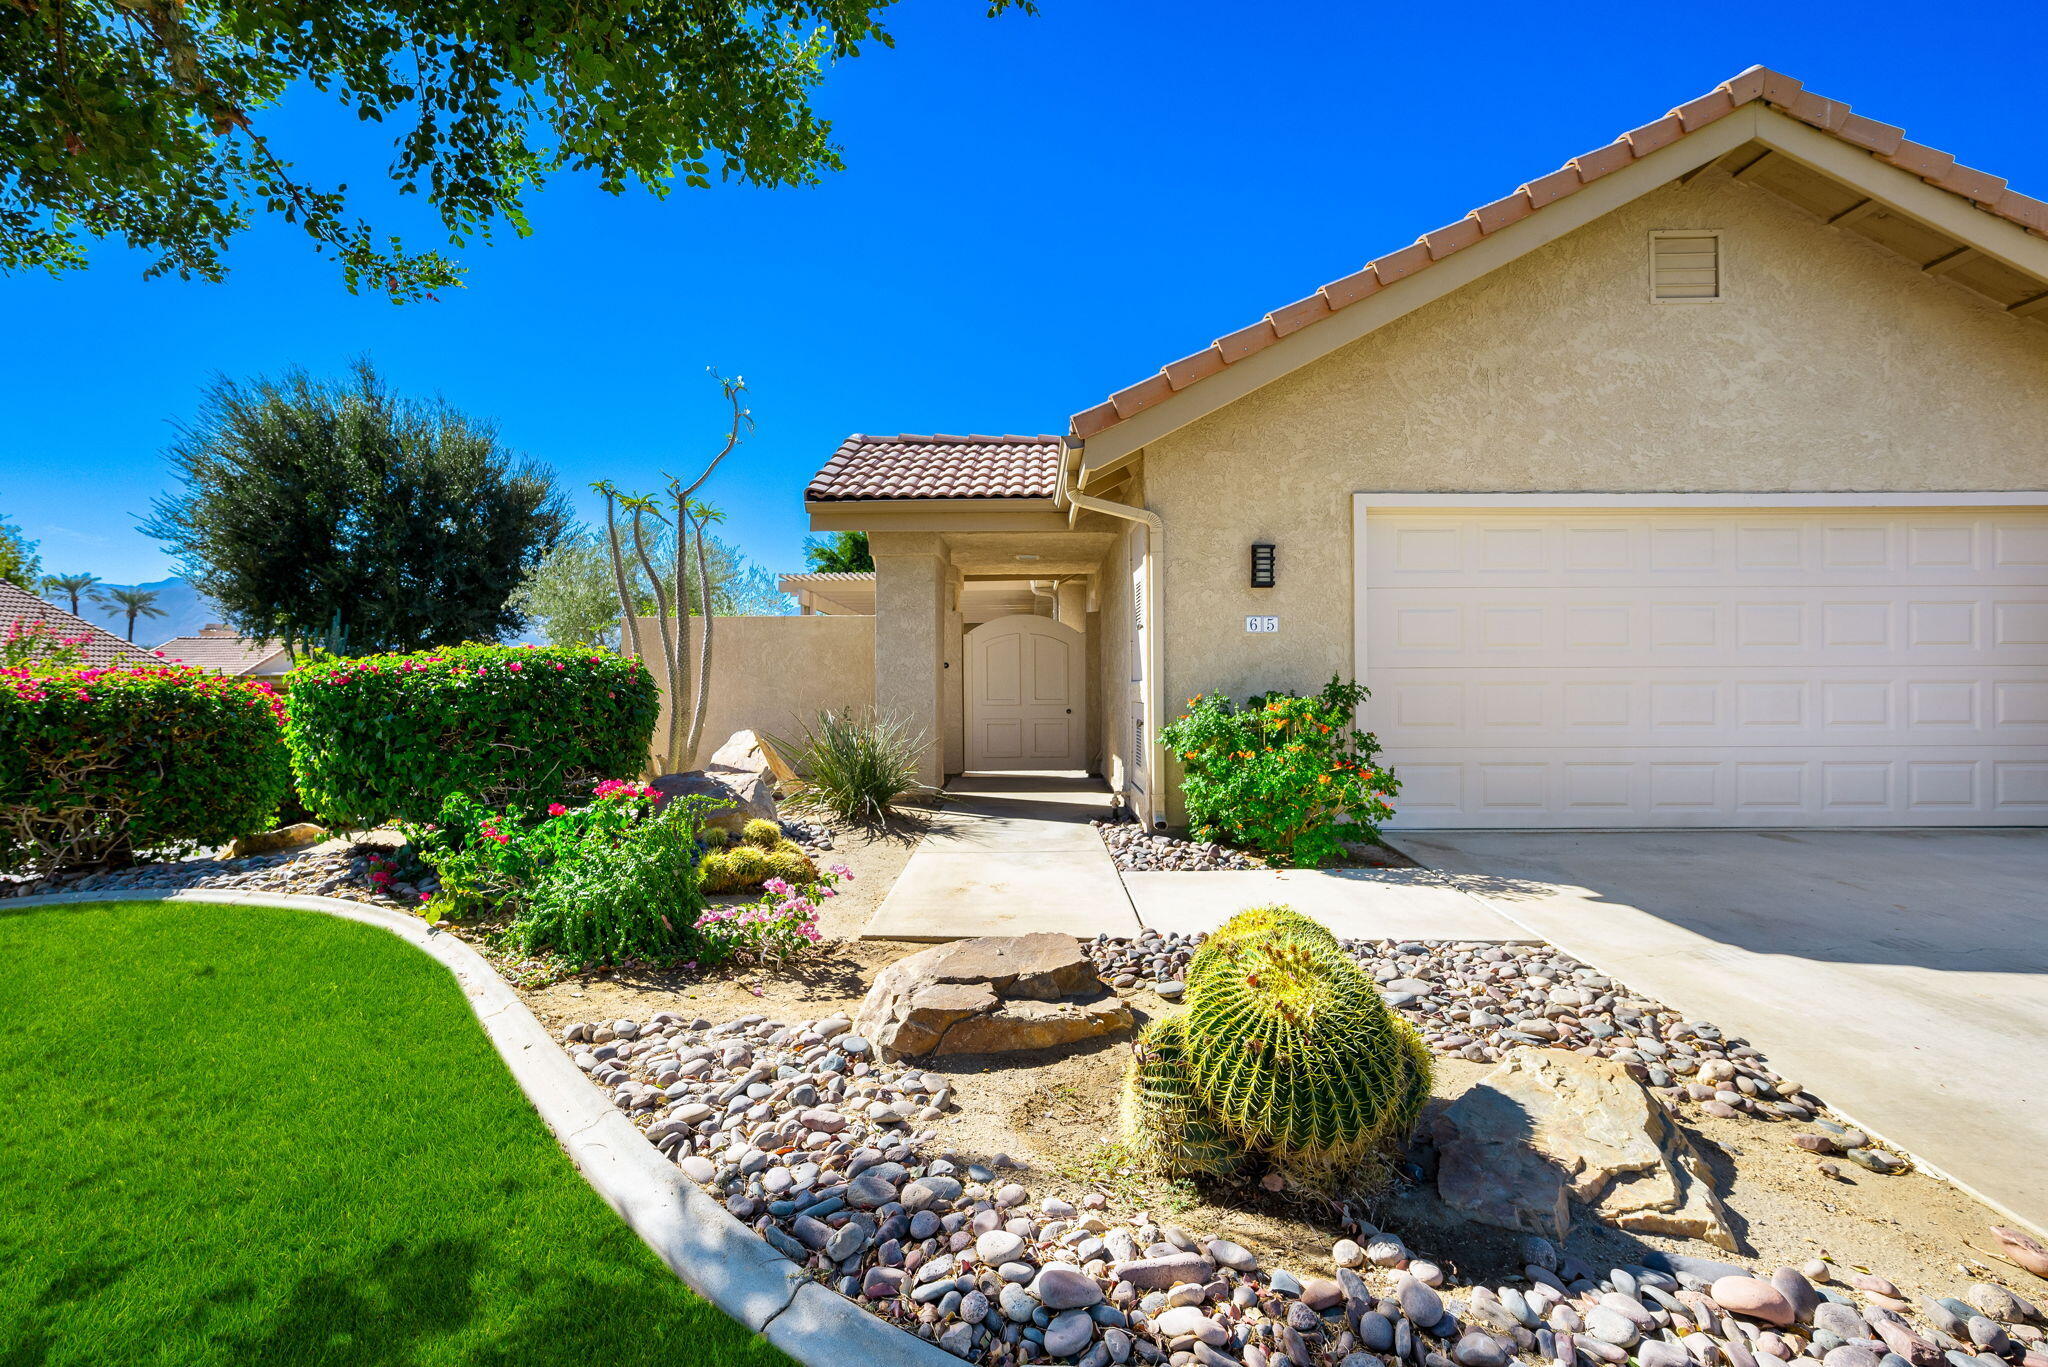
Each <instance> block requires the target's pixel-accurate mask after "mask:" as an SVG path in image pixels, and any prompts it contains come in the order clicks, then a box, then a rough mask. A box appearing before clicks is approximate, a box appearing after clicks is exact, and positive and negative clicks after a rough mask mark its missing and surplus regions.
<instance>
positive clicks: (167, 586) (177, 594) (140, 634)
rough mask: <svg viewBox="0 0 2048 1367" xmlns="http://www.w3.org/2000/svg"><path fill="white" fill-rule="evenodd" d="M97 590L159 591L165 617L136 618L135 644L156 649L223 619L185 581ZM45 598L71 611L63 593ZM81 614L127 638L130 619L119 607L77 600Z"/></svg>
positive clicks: (158, 602) (102, 586) (99, 586)
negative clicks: (162, 644)
mask: <svg viewBox="0 0 2048 1367" xmlns="http://www.w3.org/2000/svg"><path fill="white" fill-rule="evenodd" d="M93 588H94V589H95V590H99V591H104V590H106V589H128V588H144V589H153V590H155V592H156V605H157V606H158V607H160V608H162V609H163V610H164V615H163V616H162V617H138V618H136V619H135V644H137V645H139V646H148V647H154V646H155V645H156V644H157V643H158V642H161V641H168V640H170V639H171V638H172V637H173V636H196V635H198V634H199V629H200V628H201V627H204V626H206V625H208V624H210V623H213V622H218V621H219V620H220V609H219V608H217V607H215V606H214V605H213V603H212V601H211V600H209V599H207V598H203V597H201V596H200V593H199V590H198V589H195V588H193V587H192V584H191V581H190V580H186V579H159V580H157V581H156V582H155V583H153V584H95V585H93ZM43 597H45V598H47V599H49V600H50V601H51V602H52V603H55V604H56V605H57V606H58V607H60V608H64V609H65V610H66V611H69V610H70V606H71V600H70V599H69V598H68V597H67V596H66V595H64V594H61V593H46V594H44V595H43ZM78 615H79V616H80V617H83V618H84V619H85V620H86V621H88V622H93V623H96V624H98V625H99V626H103V627H105V628H106V629H107V630H108V631H111V632H113V633H114V634H115V635H116V636H121V637H126V636H127V635H128V619H127V617H125V616H124V615H123V614H122V612H121V610H120V609H119V608H115V607H102V606H99V605H97V604H94V603H92V602H89V601H87V600H86V599H85V598H83V597H81V598H80V599H79V601H78Z"/></svg>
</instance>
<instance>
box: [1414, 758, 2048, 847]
mask: <svg viewBox="0 0 2048 1367" xmlns="http://www.w3.org/2000/svg"><path fill="white" fill-rule="evenodd" d="M1389 753H1390V754H1392V753H1393V751H1392V750H1391V748H1390V750H1389ZM1396 767H1397V769H1398V771H1399V773H1400V775H1401V793H1400V796H1399V797H1398V799H1397V800H1396V805H1397V807H1398V809H1399V819H1398V821H1397V823H1396V824H1397V825H1400V826H1405V827H1410V828H1420V829H1428V828H1430V827H1433V826H1436V827H1442V826H1459V827H1469V826H1481V827H1484V826H1495V827H1517V826H1548V825H1555V826H1814V825H1892V826H1911V825H1988V824H2014V823H2018V824H2034V823H2036V822H2039V821H2041V820H2042V819H2044V818H2048V746H2039V745H2036V746H2026V747H2003V746H2001V747H1963V746H1928V747H1920V748H1915V749H1914V750H1912V751H1911V752H1908V753H1901V752H1900V751H1899V750H1898V749H1897V748H1896V747H1858V746H1841V747H1834V748H1830V749H1825V750H1817V751H1814V752H1812V753H1810V754H1805V755H1801V754H1798V753H1796V752H1792V751H1788V750H1787V749H1784V748H1782V747H1768V748H1764V747H1759V748H1704V747H1703V748H1699V749H1683V748H1659V749H1645V748H1635V749H1624V748H1614V749H1607V748H1592V747H1587V748H1585V749H1580V750H1575V751H1572V752H1571V753H1569V754H1568V755H1567V754H1559V753H1555V752H1552V753H1545V752H1542V751H1536V750H1529V749H1506V748H1504V749H1481V748H1472V747H1465V748H1460V749H1458V750H1454V751H1438V750H1431V749H1427V748H1412V749H1408V750H1404V751H1402V752H1401V753H1400V755H1399V757H1398V760H1397V765H1396Z"/></svg>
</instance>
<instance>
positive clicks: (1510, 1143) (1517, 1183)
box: [1432, 1049, 1735, 1249]
mask: <svg viewBox="0 0 2048 1367" xmlns="http://www.w3.org/2000/svg"><path fill="white" fill-rule="evenodd" d="M1432 1130H1433V1133H1434V1137H1435V1139H1436V1144H1437V1152H1438V1157H1439V1163H1438V1169H1437V1194H1438V1195H1439V1196H1440V1197H1441V1198H1442V1200H1443V1202H1444V1204H1445V1205H1447V1206H1449V1207H1450V1208H1451V1209H1453V1210H1455V1211H1457V1212H1458V1213H1460V1214H1462V1215H1464V1216H1465V1217H1466V1218H1468V1219H1472V1220H1477V1221H1479V1222H1480V1223H1482V1224H1489V1225H1494V1226H1497V1227H1499V1228H1502V1229H1512V1230H1518V1231H1521V1232H1524V1233H1531V1234H1541V1235H1543V1236H1544V1237H1546V1238H1549V1239H1552V1240H1554V1241H1561V1240H1562V1239H1563V1238H1564V1237H1565V1234H1566V1232H1567V1231H1568V1230H1569V1229H1570V1227H1571V1204H1572V1203H1573V1202H1577V1203H1578V1204H1579V1205H1581V1206H1583V1207H1585V1208H1586V1209H1587V1210H1588V1211H1589V1212H1590V1213H1591V1214H1592V1215H1593V1216H1594V1217H1595V1218H1596V1219H1599V1220H1601V1221H1602V1222H1604V1223H1606V1224H1610V1225H1614V1226H1616V1227H1617V1228H1620V1229H1629V1230H1638V1231H1641V1232H1643V1233H1646V1234H1668V1235H1676V1236H1680V1237H1684V1238H1692V1239H1704V1240H1706V1241H1707V1242H1709V1243H1712V1244H1716V1245H1718V1246H1720V1247H1722V1248H1727V1249H1732V1248H1734V1247H1735V1236H1734V1233H1733V1231H1731V1230H1730V1229H1729V1227H1728V1212H1727V1209H1726V1208H1725V1207H1724V1206H1723V1205H1722V1204H1721V1201H1720V1198H1719V1197H1717V1196H1716V1195H1715V1194H1714V1189H1713V1183H1712V1179H1711V1176H1710V1174H1709V1173H1708V1170H1707V1167H1706V1164H1705V1163H1703V1162H1702V1161H1701V1160H1700V1157H1699V1154H1698V1153H1697V1152H1696V1151H1695V1150H1694V1149H1693V1147H1692V1142H1691V1141H1690V1140H1689V1139H1687V1138H1686V1135H1685V1131H1684V1130H1682V1129H1680V1128H1679V1126H1678V1125H1677V1123H1676V1122H1675V1121H1673V1120H1672V1119H1671V1118H1670V1117H1669V1116H1668V1115H1666V1114H1665V1112H1664V1109H1663V1107H1661V1106H1660V1105H1658V1104H1657V1102H1656V1100H1655V1099H1654V1098H1653V1097H1651V1096H1650V1094H1649V1093H1648V1092H1646V1091H1645V1090H1644V1089H1643V1087H1642V1084H1640V1083H1638V1082H1637V1081H1636V1080H1635V1079H1634V1078H1633V1077H1631V1076H1630V1075H1629V1072H1628V1069H1627V1067H1626V1066H1625V1065H1623V1064H1620V1063H1617V1062H1615V1061H1614V1060H1613V1059H1604V1058H1595V1057H1589V1056H1587V1055H1584V1054H1577V1053H1572V1052H1569V1051H1567V1050H1562V1049H1518V1050H1516V1051H1515V1052H1514V1054H1512V1055H1511V1056H1510V1057H1509V1058H1508V1061H1507V1062H1506V1063H1503V1064H1502V1065H1501V1066H1500V1067H1499V1068H1497V1069H1495V1070H1494V1071H1493V1072H1491V1073H1489V1074H1487V1075H1486V1076H1485V1077H1484V1078H1482V1079H1480V1081H1479V1082H1478V1083H1476V1084H1475V1085H1474V1086H1473V1087H1472V1088H1471V1090H1469V1091H1467V1092H1466V1093H1465V1094H1464V1095H1463V1096H1461V1097H1459V1098H1458V1099H1457V1100H1456V1101H1455V1102H1453V1103H1452V1104H1451V1105H1450V1106H1448V1107H1446V1108H1445V1109H1444V1110H1443V1112H1442V1113H1441V1114H1439V1115H1438V1116H1437V1117H1436V1119H1435V1121H1434V1122H1432Z"/></svg>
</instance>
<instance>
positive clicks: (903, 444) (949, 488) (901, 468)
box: [804, 432, 1060, 503]
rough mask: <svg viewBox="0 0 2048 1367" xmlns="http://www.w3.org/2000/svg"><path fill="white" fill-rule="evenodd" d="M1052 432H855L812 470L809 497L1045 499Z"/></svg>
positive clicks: (1056, 464)
mask: <svg viewBox="0 0 2048 1367" xmlns="http://www.w3.org/2000/svg"><path fill="white" fill-rule="evenodd" d="M1059 482H1060V438H1058V437H1056V436H1053V437H1044V436H1040V437H1017V436H1005V437H987V436H969V437H951V436H931V437H913V436H892V437H875V436H867V435H865V434H863V433H859V432H856V433H855V434H854V435H852V436H850V437H848V438H847V439H846V440H845V442H844V443H842V444H841V445H840V447H839V450H838V452H837V453H836V454H834V455H833V457H832V459H831V460H829V461H827V462H825V468H824V469H822V470H820V471H818V474H817V478H815V479H813V480H812V481H811V487H810V488H808V489H806V490H804V499H805V501H806V502H811V503H829V502H844V501H851V500H864V499H866V500H873V499H896V498H1051V497H1053V495H1054V494H1056V493H1057V492H1058V491H1059Z"/></svg>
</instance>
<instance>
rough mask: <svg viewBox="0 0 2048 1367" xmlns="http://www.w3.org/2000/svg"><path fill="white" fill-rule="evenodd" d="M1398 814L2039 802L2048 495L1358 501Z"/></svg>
mask: <svg viewBox="0 0 2048 1367" xmlns="http://www.w3.org/2000/svg"><path fill="white" fill-rule="evenodd" d="M1361 534H1362V535H1363V537H1364V544H1363V547H1362V548H1361V549H1362V552H1363V553H1362V555H1361V564H1362V567H1363V569H1364V589H1363V591H1364V594H1365V603H1364V615H1363V621H1362V623H1361V631H1360V633H1359V643H1360V647H1361V653H1362V655H1363V661H1364V666H1365V678H1366V682H1367V683H1368V685H1369V686H1370V687H1371V688H1372V690H1373V697H1372V699H1371V701H1370V702H1368V704H1367V705H1366V709H1365V721H1366V724H1367V725H1368V726H1370V727H1371V728H1372V729H1373V730H1374V731H1376V732H1377V733H1378V735H1379V737H1380V739H1381V741H1382V743H1383V744H1384V745H1385V746H1386V754H1387V758H1388V760H1389V762H1391V763H1392V764H1393V765H1394V766H1395V768H1396V769H1397V771H1398V772H1399V773H1400V775H1401V778H1402V781H1403V791H1402V794H1401V796H1400V798H1399V800H1398V803H1397V808H1398V810H1397V816H1396V819H1395V822H1394V824H1395V825H1396V826H1405V827H1411V828H1427V827H1431V826H1442V827H1462V826H1499V827H1514V826H1565V827H1570V826H1772V825H1795V826H1796V825H1821V826H1828V825H1920V824H1926V825H1967V824H2041V823H2043V822H2048V515H2044V514H2043V513H2042V512H2041V511H2038V510H2034V509H2009V510H1998V511H1972V510H1946V509H1900V510H1871V511H1866V510H1857V509H1804V510H1800V509H1785V510H1768V509H1767V510H1757V511H1751V510H1734V509H1700V510H1696V511H1682V512H1671V513H1666V512H1655V513H1648V512H1630V511H1625V510H1601V511H1594V512H1588V513H1584V514H1580V513H1577V512H1572V511H1557V510H1544V511H1530V512H1513V511H1501V512H1493V511H1486V512H1480V511H1460V512H1441V511H1428V512H1424V511H1390V512H1387V513H1385V514H1381V513H1378V512H1374V513H1373V514H1372V515H1371V516H1369V517H1368V518H1366V519H1365V520H1364V522H1363V524H1362V528H1361Z"/></svg>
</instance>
